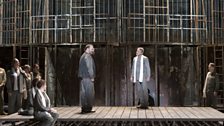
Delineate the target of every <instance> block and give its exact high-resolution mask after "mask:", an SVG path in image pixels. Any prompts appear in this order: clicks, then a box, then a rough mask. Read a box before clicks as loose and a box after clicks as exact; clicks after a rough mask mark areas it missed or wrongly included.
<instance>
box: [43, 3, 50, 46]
mask: <svg viewBox="0 0 224 126" xmlns="http://www.w3.org/2000/svg"><path fill="white" fill-rule="evenodd" d="M44 6H45V13H44V15H45V19H44V23H45V27H46V30H45V34H44V35H45V36H44V41H45V43H46V42H47V43H49V30H48V28H49V0H45V5H44ZM44 29H45V28H44Z"/></svg>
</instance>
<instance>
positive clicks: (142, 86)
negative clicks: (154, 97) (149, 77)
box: [135, 81, 148, 108]
mask: <svg viewBox="0 0 224 126" xmlns="http://www.w3.org/2000/svg"><path fill="white" fill-rule="evenodd" d="M135 84H136V86H137V93H136V97H137V98H136V100H139V99H140V107H143V108H145V107H147V106H148V89H147V87H146V83H144V82H143V83H142V82H139V81H137V82H136V83H135ZM136 103H137V102H136Z"/></svg>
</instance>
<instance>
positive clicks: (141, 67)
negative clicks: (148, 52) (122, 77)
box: [134, 55, 145, 83]
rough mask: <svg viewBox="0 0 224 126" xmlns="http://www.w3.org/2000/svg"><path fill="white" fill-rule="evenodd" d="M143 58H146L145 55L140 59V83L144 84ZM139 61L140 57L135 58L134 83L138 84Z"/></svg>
mask: <svg viewBox="0 0 224 126" xmlns="http://www.w3.org/2000/svg"><path fill="white" fill-rule="evenodd" d="M143 58H145V56H144V55H142V56H141V59H140V75H139V79H138V80H139V82H143ZM137 60H138V56H136V57H135V58H134V83H135V82H136V80H137V79H136V78H137V77H136V67H137Z"/></svg>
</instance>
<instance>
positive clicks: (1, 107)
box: [0, 86, 4, 114]
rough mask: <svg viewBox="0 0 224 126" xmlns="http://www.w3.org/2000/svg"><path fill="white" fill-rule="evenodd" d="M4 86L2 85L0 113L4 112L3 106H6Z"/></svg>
mask: <svg viewBox="0 0 224 126" xmlns="http://www.w3.org/2000/svg"><path fill="white" fill-rule="evenodd" d="M3 93H4V86H0V114H3V113H4V110H3V106H4V95H3Z"/></svg>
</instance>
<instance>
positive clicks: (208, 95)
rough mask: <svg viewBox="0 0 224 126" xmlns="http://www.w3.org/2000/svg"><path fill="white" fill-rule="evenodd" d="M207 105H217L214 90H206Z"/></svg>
mask: <svg viewBox="0 0 224 126" xmlns="http://www.w3.org/2000/svg"><path fill="white" fill-rule="evenodd" d="M206 106H207V107H216V96H214V92H213V91H209V92H206Z"/></svg>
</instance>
